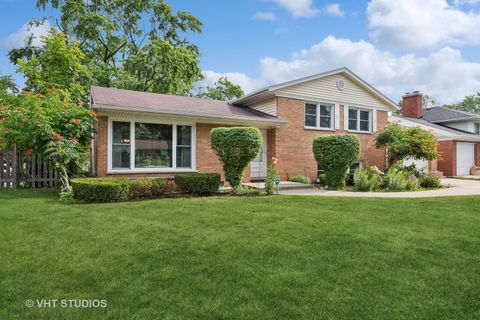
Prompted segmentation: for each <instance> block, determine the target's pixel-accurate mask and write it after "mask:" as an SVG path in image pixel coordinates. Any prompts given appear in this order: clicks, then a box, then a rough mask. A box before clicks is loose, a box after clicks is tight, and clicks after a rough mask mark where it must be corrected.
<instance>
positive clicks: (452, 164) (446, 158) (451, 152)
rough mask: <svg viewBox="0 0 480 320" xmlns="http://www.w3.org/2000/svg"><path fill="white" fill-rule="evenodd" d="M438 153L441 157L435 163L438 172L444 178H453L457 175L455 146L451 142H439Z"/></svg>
mask: <svg viewBox="0 0 480 320" xmlns="http://www.w3.org/2000/svg"><path fill="white" fill-rule="evenodd" d="M438 152H439V153H440V156H441V157H442V158H441V159H440V160H438V161H437V167H438V171H441V172H443V175H444V176H447V177H448V176H454V175H456V174H457V144H456V142H455V141H453V140H447V141H439V142H438Z"/></svg>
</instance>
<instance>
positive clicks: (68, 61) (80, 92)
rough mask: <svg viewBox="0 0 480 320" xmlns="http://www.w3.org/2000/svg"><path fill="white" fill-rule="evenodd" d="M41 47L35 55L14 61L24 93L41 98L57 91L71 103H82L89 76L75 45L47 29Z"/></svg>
mask: <svg viewBox="0 0 480 320" xmlns="http://www.w3.org/2000/svg"><path fill="white" fill-rule="evenodd" d="M41 43H42V46H41V47H39V48H38V50H37V52H36V54H35V55H32V56H30V57H29V58H24V59H19V60H18V61H17V64H18V67H17V72H20V73H23V75H24V77H25V84H26V89H27V90H30V91H33V92H37V93H41V94H46V93H47V92H48V90H50V89H58V90H60V92H68V94H69V96H70V98H71V99H73V100H74V101H81V100H86V98H87V92H88V91H87V89H88V85H89V83H90V80H91V76H90V73H89V71H88V69H87V68H86V67H85V66H84V65H83V62H84V59H85V55H84V53H83V52H82V50H80V47H79V43H78V41H67V38H66V36H65V34H63V33H61V32H59V31H58V30H56V29H55V28H51V29H50V31H49V33H48V35H47V36H44V37H42V38H41Z"/></svg>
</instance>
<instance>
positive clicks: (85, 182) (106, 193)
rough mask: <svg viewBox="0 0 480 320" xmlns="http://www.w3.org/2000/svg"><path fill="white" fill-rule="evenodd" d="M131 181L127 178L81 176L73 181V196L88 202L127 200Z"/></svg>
mask: <svg viewBox="0 0 480 320" xmlns="http://www.w3.org/2000/svg"><path fill="white" fill-rule="evenodd" d="M130 186H131V182H130V180H128V179H125V178H81V179H75V180H73V181H72V189H73V196H74V198H75V199H76V200H81V201H86V202H117V201H122V200H127V199H128V197H129V195H130Z"/></svg>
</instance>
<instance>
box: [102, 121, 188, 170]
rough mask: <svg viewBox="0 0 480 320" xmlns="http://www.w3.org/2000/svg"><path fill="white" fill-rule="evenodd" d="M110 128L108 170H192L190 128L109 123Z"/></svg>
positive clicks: (171, 125) (131, 122) (155, 124)
mask: <svg viewBox="0 0 480 320" xmlns="http://www.w3.org/2000/svg"><path fill="white" fill-rule="evenodd" d="M110 128H111V129H110V130H111V140H110V143H111V145H110V163H109V169H110V170H113V171H129V170H130V171H139V172H142V171H153V172H155V171H159V172H162V171H169V170H176V169H180V170H182V169H194V168H193V156H194V152H193V150H192V149H193V145H194V142H193V139H194V130H193V127H192V126H191V125H185V124H178V125H177V124H170V123H145V122H135V121H112V122H111V126H110Z"/></svg>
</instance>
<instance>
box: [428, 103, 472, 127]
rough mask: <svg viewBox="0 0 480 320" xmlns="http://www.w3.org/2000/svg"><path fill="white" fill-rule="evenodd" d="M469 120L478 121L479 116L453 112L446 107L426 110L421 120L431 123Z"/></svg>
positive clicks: (458, 111) (457, 111)
mask: <svg viewBox="0 0 480 320" xmlns="http://www.w3.org/2000/svg"><path fill="white" fill-rule="evenodd" d="M469 119H472V120H474V119H480V115H478V114H475V113H470V112H465V111H460V110H453V109H449V108H446V107H433V108H428V109H426V110H424V112H423V120H425V121H428V122H433V123H438V122H451V121H456V120H469Z"/></svg>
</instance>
